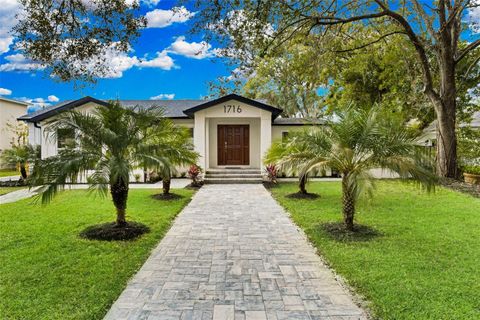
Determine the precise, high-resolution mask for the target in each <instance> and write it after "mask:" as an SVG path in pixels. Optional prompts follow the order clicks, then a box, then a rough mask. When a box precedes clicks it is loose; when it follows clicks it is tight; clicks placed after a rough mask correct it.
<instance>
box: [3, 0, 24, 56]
mask: <svg viewBox="0 0 480 320" xmlns="http://www.w3.org/2000/svg"><path fill="white" fill-rule="evenodd" d="M20 10H21V5H20V3H19V2H18V1H17V0H2V1H1V5H0V54H2V53H6V52H8V51H9V50H10V46H11V45H12V43H13V37H12V35H11V34H10V31H11V30H12V28H13V27H14V26H15V23H16V22H17V19H15V16H16V15H17V14H18V13H20Z"/></svg>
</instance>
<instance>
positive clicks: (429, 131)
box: [419, 111, 480, 147]
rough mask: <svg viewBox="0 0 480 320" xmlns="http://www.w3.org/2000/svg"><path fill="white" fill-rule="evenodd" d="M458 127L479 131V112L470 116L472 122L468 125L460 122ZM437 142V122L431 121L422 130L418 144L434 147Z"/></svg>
mask: <svg viewBox="0 0 480 320" xmlns="http://www.w3.org/2000/svg"><path fill="white" fill-rule="evenodd" d="M458 127H460V128H465V127H470V128H472V129H476V130H480V111H477V112H474V113H473V114H472V120H471V121H470V122H468V123H465V122H462V123H459V124H458ZM436 141H437V120H435V121H433V122H432V123H430V124H429V125H428V127H426V128H425V129H424V130H423V134H422V136H421V138H420V139H419V144H420V145H423V146H426V147H434V146H435V144H436Z"/></svg>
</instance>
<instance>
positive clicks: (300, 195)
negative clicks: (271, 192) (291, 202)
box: [285, 192, 320, 200]
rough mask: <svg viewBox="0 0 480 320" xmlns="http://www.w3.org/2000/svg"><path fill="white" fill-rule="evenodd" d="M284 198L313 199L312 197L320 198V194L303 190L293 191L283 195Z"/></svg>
mask: <svg viewBox="0 0 480 320" xmlns="http://www.w3.org/2000/svg"><path fill="white" fill-rule="evenodd" d="M285 197H286V198H289V199H307V200H308V199H310V200H314V199H318V198H320V195H319V194H316V193H309V192H307V193H304V192H295V193H290V194H287V195H286V196H285Z"/></svg>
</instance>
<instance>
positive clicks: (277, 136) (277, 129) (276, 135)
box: [272, 125, 306, 141]
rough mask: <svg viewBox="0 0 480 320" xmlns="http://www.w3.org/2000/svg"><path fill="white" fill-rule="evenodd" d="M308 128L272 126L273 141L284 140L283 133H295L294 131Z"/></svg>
mask: <svg viewBox="0 0 480 320" xmlns="http://www.w3.org/2000/svg"><path fill="white" fill-rule="evenodd" d="M305 128H306V127H305V126H291V125H290V126H283V125H282V126H272V141H278V140H282V134H283V132H290V131H292V132H294V131H302V130H304V129H305Z"/></svg>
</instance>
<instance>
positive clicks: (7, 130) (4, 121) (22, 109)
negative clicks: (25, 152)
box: [0, 97, 28, 152]
mask: <svg viewBox="0 0 480 320" xmlns="http://www.w3.org/2000/svg"><path fill="white" fill-rule="evenodd" d="M27 107H28V103H25V102H22V101H17V100H12V99H7V98H3V97H0V152H2V151H3V150H5V149H10V148H11V146H12V142H13V141H14V140H15V139H16V138H17V137H16V136H15V132H14V131H13V130H12V127H11V126H16V125H17V124H18V121H17V118H18V117H21V116H23V115H24V114H25V113H27Z"/></svg>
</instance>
